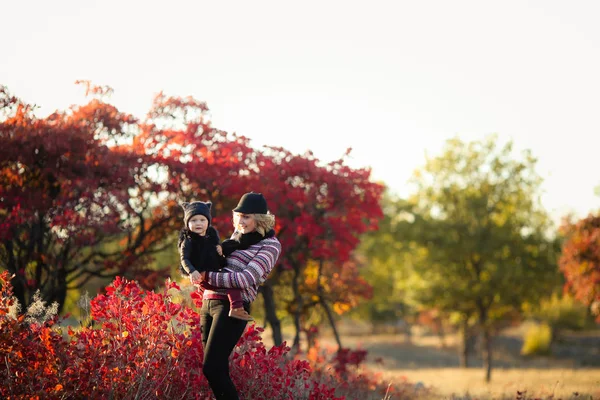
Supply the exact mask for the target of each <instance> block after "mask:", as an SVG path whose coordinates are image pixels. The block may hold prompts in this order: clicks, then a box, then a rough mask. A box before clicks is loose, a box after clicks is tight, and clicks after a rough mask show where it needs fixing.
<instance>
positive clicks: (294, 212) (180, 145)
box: [0, 82, 381, 344]
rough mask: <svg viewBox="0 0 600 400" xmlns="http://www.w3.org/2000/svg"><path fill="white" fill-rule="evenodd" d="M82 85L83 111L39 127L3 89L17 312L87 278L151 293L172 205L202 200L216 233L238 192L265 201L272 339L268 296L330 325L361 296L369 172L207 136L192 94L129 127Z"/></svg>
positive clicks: (5, 207) (374, 187)
mask: <svg viewBox="0 0 600 400" xmlns="http://www.w3.org/2000/svg"><path fill="white" fill-rule="evenodd" d="M83 83H84V84H86V85H87V88H88V94H89V95H91V96H92V97H93V99H92V100H91V101H90V102H89V103H88V104H85V105H83V106H74V107H72V108H71V109H69V110H67V111H64V112H58V111H57V112H55V113H53V114H52V115H50V116H48V117H46V118H38V117H36V116H35V115H34V113H33V107H32V106H30V105H27V104H25V103H24V102H22V101H20V100H19V99H17V98H15V97H12V96H10V95H9V93H8V91H7V90H6V89H5V90H3V92H2V96H1V97H0V101H1V103H0V105H1V106H2V111H1V112H2V116H3V117H2V118H3V119H2V120H1V125H0V144H1V146H0V156H1V158H0V160H1V161H0V168H1V169H2V176H1V178H0V179H1V180H2V181H1V182H0V183H1V187H0V202H1V203H2V209H1V210H0V217H1V218H2V220H1V224H2V225H1V226H2V231H1V237H0V240H1V245H0V262H1V263H2V264H1V267H2V268H3V269H7V270H8V271H10V272H11V273H12V274H14V275H15V277H14V278H13V279H14V287H15V293H16V294H17V295H18V297H19V301H20V302H21V303H22V304H23V305H25V306H26V305H27V304H28V300H29V299H30V298H31V297H32V293H33V292H34V291H35V290H37V289H40V290H41V292H42V296H43V300H44V301H47V302H52V301H58V302H59V304H61V305H62V303H63V302H64V297H65V293H66V292H67V291H68V290H69V289H74V288H77V287H81V286H82V285H84V284H85V283H86V282H87V281H88V280H89V279H91V278H92V277H112V276H116V275H124V276H126V277H128V278H134V279H138V280H139V281H140V282H141V283H142V284H144V286H145V287H148V288H151V287H153V286H154V285H155V282H156V278H157V277H158V276H159V275H160V274H165V273H168V271H152V270H149V269H148V265H150V263H151V261H152V256H153V254H156V252H158V251H161V250H162V249H165V248H168V249H172V250H171V251H176V248H175V245H174V243H173V239H174V237H175V235H174V233H175V232H176V231H178V230H179V229H180V228H181V210H180V207H179V205H178V204H179V203H180V202H181V201H189V200H193V199H201V200H211V201H212V202H213V204H214V207H213V210H214V213H215V214H216V215H215V218H214V219H213V222H214V224H215V226H216V227H217V229H218V230H219V231H220V232H221V233H222V236H226V235H228V234H229V233H230V232H231V229H232V227H231V210H232V209H233V208H234V207H235V204H236V203H237V201H238V199H239V198H240V196H241V195H242V194H243V193H245V192H248V191H260V192H263V193H264V194H265V195H266V196H267V198H268V201H269V207H270V209H271V211H272V212H273V213H274V214H275V215H276V216H277V225H276V231H277V234H278V236H279V237H280V240H281V241H282V244H283V252H282V256H281V258H280V262H279V264H278V265H277V266H276V268H275V271H274V272H273V275H272V277H271V279H269V280H268V281H267V283H266V284H265V285H264V286H263V287H262V288H261V293H262V294H263V296H264V298H265V307H266V313H267V315H268V316H269V322H270V323H271V325H272V326H273V331H274V334H275V342H276V343H278V344H279V343H281V341H282V340H281V331H280V326H279V320H278V318H277V315H276V312H275V310H276V308H278V307H279V303H278V302H277V301H276V299H275V294H274V291H273V288H274V287H275V286H277V285H281V286H285V285H287V284H289V285H290V286H291V287H292V288H293V293H294V300H293V301H292V302H293V303H294V304H295V305H298V304H300V303H304V304H307V305H308V304H312V303H309V302H308V301H305V300H304V299H312V298H315V297H316V298H318V305H319V306H320V307H322V308H323V309H325V310H327V313H328V315H329V316H330V317H331V318H330V319H333V316H332V314H331V309H329V308H330V307H332V309H333V311H334V312H335V311H338V312H342V311H343V310H345V309H347V308H348V307H351V306H352V305H353V304H355V303H356V302H357V301H358V299H359V298H360V296H368V295H369V290H370V288H369V286H368V285H367V284H366V283H365V282H364V281H362V278H360V276H359V274H358V272H357V269H356V265H355V264H354V263H353V262H352V259H351V253H352V250H353V249H354V248H355V247H356V245H357V243H358V236H359V235H360V234H361V233H363V232H365V231H367V230H369V229H374V228H375V227H376V222H377V220H378V218H379V217H380V215H381V211H380V208H379V204H378V201H379V197H380V193H381V186H380V185H379V184H375V183H373V182H371V181H370V171H369V170H368V169H352V168H350V167H348V166H347V165H346V163H345V160H344V159H342V160H338V161H334V162H331V163H322V162H321V161H320V160H318V159H316V158H315V157H314V156H312V154H310V153H308V154H306V155H294V154H292V153H290V152H289V151H287V150H285V149H279V148H272V147H266V148H264V149H258V150H257V149H254V148H253V147H251V145H250V140H249V139H248V138H246V137H243V136H238V135H235V134H230V133H227V132H224V131H221V130H219V129H216V128H214V127H213V126H212V124H211V121H210V118H209V117H208V107H207V105H206V104H205V103H204V102H202V101H198V100H196V99H194V98H191V97H170V96H166V95H164V94H162V93H159V94H158V95H157V96H156V97H155V99H154V103H153V104H152V107H151V109H150V110H149V112H148V114H147V115H146V116H145V118H144V119H141V120H140V119H137V118H135V117H133V116H131V115H128V114H126V113H122V112H120V111H119V110H118V109H116V108H115V107H114V106H112V105H110V104H109V103H107V102H106V101H105V100H106V95H107V94H109V92H110V89H109V88H99V87H95V86H92V85H90V84H89V82H83ZM315 263H316V264H315ZM310 265H318V266H319V267H317V268H316V269H314V268H312V269H311V268H309V266H310ZM307 269H308V270H310V271H312V270H313V269H314V270H315V271H317V272H316V274H317V275H316V279H315V278H314V277H313V275H312V272H310V273H308V274H307V273H306V271H307ZM289 276H292V277H291V278H290V279H288V277H289ZM282 277H285V278H282ZM311 301H314V300H311ZM288 306H289V304H285V305H284V307H286V308H287V307H288ZM303 309H305V307H303V306H301V307H299V308H298V310H303ZM293 313H294V314H295V315H297V316H298V318H299V316H300V315H301V311H293Z"/></svg>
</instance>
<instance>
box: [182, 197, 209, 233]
mask: <svg viewBox="0 0 600 400" xmlns="http://www.w3.org/2000/svg"><path fill="white" fill-rule="evenodd" d="M211 206H212V203H211V202H210V201H207V202H206V203H205V202H203V201H193V202H191V203H181V207H183V212H184V216H183V223H184V224H185V227H186V228H187V226H188V222H189V221H190V218H192V217H193V216H194V215H204V216H205V217H206V219H207V220H208V225H209V226H210V220H211V216H210V207H211Z"/></svg>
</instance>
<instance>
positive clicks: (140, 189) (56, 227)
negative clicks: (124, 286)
mask: <svg viewBox="0 0 600 400" xmlns="http://www.w3.org/2000/svg"><path fill="white" fill-rule="evenodd" d="M84 83H86V82H84ZM108 92H109V89H108V88H97V87H91V86H89V83H88V93H89V94H91V95H93V96H94V98H93V99H92V100H91V101H90V102H89V103H87V104H85V105H83V106H73V107H71V108H70V109H69V110H67V111H64V112H59V111H56V112H54V113H52V114H51V115H49V116H47V117H45V118H38V117H36V116H35V115H34V107H33V106H32V105H30V104H27V103H25V102H23V101H21V100H19V99H18V98H16V97H14V96H11V95H10V94H9V92H8V90H7V89H6V88H4V87H3V88H2V89H1V90H0V107H1V111H0V113H1V114H0V115H1V120H0V171H1V173H0V203H1V209H0V218H1V226H2V228H1V229H0V266H1V267H2V268H3V269H6V270H8V271H9V272H10V273H11V274H14V277H13V282H12V283H13V285H14V288H15V295H16V296H17V298H18V300H19V302H20V303H21V304H22V305H23V306H24V307H26V306H27V305H28V304H29V301H30V299H31V298H32V295H33V293H34V292H35V291H37V290H40V292H41V297H42V299H43V300H44V301H47V302H54V301H56V302H58V304H59V305H60V306H61V307H62V305H63V304H64V301H65V296H66V293H67V291H68V290H70V289H73V288H77V287H81V286H82V285H84V284H85V283H86V282H87V281H88V280H89V279H90V278H92V277H113V276H116V275H125V276H129V277H135V278H138V279H139V280H140V282H141V283H142V284H145V286H146V287H152V286H153V285H154V282H155V281H156V278H158V277H159V275H160V271H150V270H147V268H146V265H147V264H148V262H149V260H150V259H151V255H152V253H153V252H154V251H157V250H159V249H160V243H162V242H163V237H164V233H165V231H166V230H169V229H171V227H170V223H171V221H170V218H169V212H168V207H162V208H156V207H151V205H152V202H153V201H154V200H155V199H156V198H157V196H158V195H159V194H160V193H163V192H164V191H165V189H166V187H165V185H164V184H162V183H160V182H157V181H155V180H153V179H150V175H151V174H150V173H149V171H150V170H151V169H152V168H154V167H155V163H154V161H153V160H152V159H151V157H149V156H148V155H147V154H144V153H143V152H139V151H136V149H135V148H133V147H132V146H130V145H128V144H127V143H129V142H131V139H132V135H133V134H134V133H135V126H136V123H137V120H136V119H135V118H134V117H133V116H131V115H128V114H126V113H122V112H120V111H119V110H117V109H116V108H115V107H114V106H112V105H110V104H108V103H106V102H104V101H103V100H102V99H103V97H104V96H105V95H106V94H107V93H108Z"/></svg>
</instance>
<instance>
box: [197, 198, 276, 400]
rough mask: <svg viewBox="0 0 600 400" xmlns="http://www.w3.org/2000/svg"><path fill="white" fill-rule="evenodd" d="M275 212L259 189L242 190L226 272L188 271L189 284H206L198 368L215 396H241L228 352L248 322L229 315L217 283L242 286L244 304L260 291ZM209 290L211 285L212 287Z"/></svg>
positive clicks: (272, 244) (271, 252) (272, 255)
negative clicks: (235, 242)
mask: <svg viewBox="0 0 600 400" xmlns="http://www.w3.org/2000/svg"><path fill="white" fill-rule="evenodd" d="M274 225H275V217H274V216H273V215H272V214H270V213H269V211H268V209H267V201H266V199H265V198H264V196H263V195H262V194H261V193H253V192H250V193H246V194H244V195H243V196H242V198H241V199H240V201H239V203H238V206H237V207H236V208H235V209H234V210H233V226H234V229H235V230H236V233H234V237H237V238H239V239H238V240H239V245H238V246H237V250H235V251H234V252H233V253H231V255H229V256H228V257H227V266H226V267H225V268H224V270H225V271H226V272H202V273H200V272H198V271H194V272H193V273H192V274H191V275H190V279H191V281H192V283H193V284H200V285H201V286H203V287H205V290H204V295H203V297H202V308H201V310H200V323H201V329H202V343H203V345H204V368H203V370H202V372H203V373H204V376H206V379H207V380H208V383H209V385H210V387H211V389H212V391H213V393H214V395H215V397H216V398H217V399H218V400H219V399H227V400H233V399H239V397H238V394H237V391H236V389H235V386H234V385H233V382H232V381H231V377H230V376H229V355H230V354H231V352H232V351H233V349H234V347H235V345H236V344H237V342H238V340H239V339H240V338H241V337H242V334H243V333H244V329H245V328H246V324H247V323H248V322H247V321H242V320H239V319H234V318H230V317H229V315H228V313H229V300H228V299H227V294H226V292H225V291H223V290H219V289H218V288H240V289H242V300H243V301H244V309H245V310H246V311H248V312H249V311H250V303H252V302H253V301H254V299H255V298H256V295H257V294H258V287H259V286H260V285H261V284H262V283H263V282H264V281H265V280H266V279H267V277H268V276H269V273H270V272H271V270H272V269H273V266H274V265H275V263H276V262H277V259H278V258H279V253H280V252H281V244H280V243H279V240H277V238H276V237H275V231H274V230H273V227H274ZM211 289H212V290H211Z"/></svg>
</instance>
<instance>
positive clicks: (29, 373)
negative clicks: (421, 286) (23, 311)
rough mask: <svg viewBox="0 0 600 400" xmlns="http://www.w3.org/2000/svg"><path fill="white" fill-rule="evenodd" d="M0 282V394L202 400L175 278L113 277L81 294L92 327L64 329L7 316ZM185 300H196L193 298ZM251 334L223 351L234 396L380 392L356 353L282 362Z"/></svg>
mask: <svg viewBox="0 0 600 400" xmlns="http://www.w3.org/2000/svg"><path fill="white" fill-rule="evenodd" d="M0 284H1V285H2V288H1V295H2V297H1V299H0V360H1V361H2V362H1V363H0V365H1V366H0V381H2V382H3V384H2V385H1V386H0V398H10V399H21V398H27V399H29V398H61V399H81V398H100V399H103V398H106V399H108V398H112V399H133V398H136V399H156V398H178V399H207V398H212V394H211V392H210V389H209V387H208V383H207V381H206V379H205V378H204V376H203V375H202V359H203V351H202V344H201V334H200V327H199V315H198V313H196V312H195V311H194V309H193V307H188V306H186V305H184V304H180V303H176V302H174V301H172V300H173V299H172V295H173V294H176V293H179V291H180V288H179V287H178V286H177V284H175V283H172V282H170V281H167V283H166V285H165V288H164V290H163V291H162V293H154V292H150V291H145V290H143V289H141V287H140V286H139V285H138V284H137V283H135V282H132V281H127V280H125V279H122V278H119V277H118V278H116V279H115V280H114V281H113V283H112V284H111V285H110V286H108V287H107V288H106V293H105V294H103V295H99V296H97V297H96V298H94V299H93V300H91V303H90V317H91V319H92V321H93V323H92V324H89V325H88V324H84V325H83V326H82V327H80V328H79V329H73V328H70V327H69V328H67V329H66V333H65V332H63V330H62V329H61V328H59V327H58V324H57V319H56V317H52V315H51V313H50V314H48V313H46V312H45V311H43V310H41V309H38V310H37V313H38V316H43V318H41V319H40V320H37V321H31V323H28V322H27V320H26V316H24V315H21V316H19V315H18V314H17V313H15V310H16V307H17V306H16V300H15V299H14V297H13V293H12V287H11V285H10V282H9V276H8V274H7V273H6V272H4V273H2V274H1V275H0ZM192 297H193V301H194V303H195V307H198V306H200V305H201V299H200V298H199V296H198V295H197V294H196V293H193V294H192ZM261 332H262V329H260V328H257V327H256V326H255V325H250V326H249V327H248V328H247V329H246V332H245V333H244V335H243V337H242V338H241V340H240V342H239V343H238V346H237V347H236V349H235V351H234V353H233V354H232V357H231V374H232V379H233V381H234V382H235V384H236V386H237V388H238V390H239V392H240V395H241V397H242V398H244V399H308V400H317V399H319V400H328V399H340V400H341V399H348V400H349V399H366V398H369V396H370V395H372V393H380V389H381V386H380V385H379V383H378V382H377V381H376V379H375V376H374V375H369V374H367V373H365V372H364V371H360V364H361V362H362V361H363V360H364V357H365V355H366V354H365V353H364V352H361V351H358V352H352V351H350V350H346V349H344V350H343V351H340V352H336V353H335V354H333V355H329V356H331V357H330V358H326V357H325V356H322V358H320V359H319V360H314V362H313V363H311V362H309V361H308V360H302V359H290V357H289V351H290V348H289V347H287V346H286V345H285V343H284V344H283V345H281V346H274V347H272V348H271V349H270V350H267V349H266V347H265V345H264V344H263V343H262V340H261V336H260V334H261ZM406 385H407V386H408V384H406ZM378 396H379V394H378ZM379 398H381V396H379Z"/></svg>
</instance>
